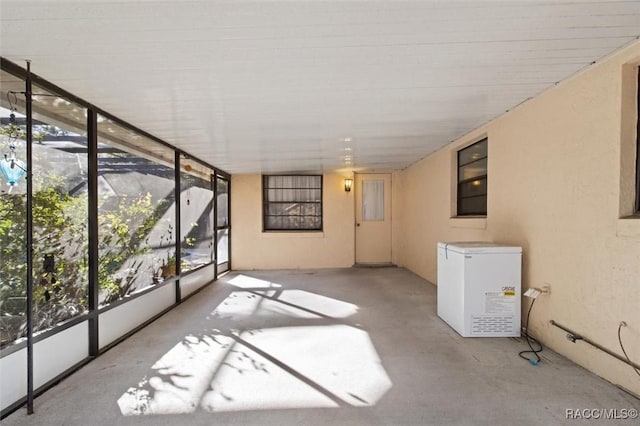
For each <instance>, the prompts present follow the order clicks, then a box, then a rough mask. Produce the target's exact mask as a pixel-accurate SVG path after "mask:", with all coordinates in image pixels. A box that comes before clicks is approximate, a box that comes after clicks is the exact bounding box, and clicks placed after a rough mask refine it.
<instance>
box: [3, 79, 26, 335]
mask: <svg viewBox="0 0 640 426" xmlns="http://www.w3.org/2000/svg"><path fill="white" fill-rule="evenodd" d="M0 76H1V81H0V83H1V84H0V85H1V86H2V91H3V92H5V91H16V92H22V91H24V88H25V85H24V81H23V80H21V79H18V78H17V77H14V76H12V75H10V74H8V73H6V72H4V71H3V72H2V73H0ZM10 99H11V103H9V100H10ZM11 114H13V115H14V117H15V121H13V122H12V121H11V119H10V115H11ZM24 114H25V109H24V96H20V98H18V96H15V97H14V96H11V95H7V96H1V97H0V150H1V152H0V157H1V158H2V160H0V161H2V162H3V164H2V166H3V168H5V169H7V170H11V171H13V172H14V173H15V174H14V175H13V176H12V180H11V181H12V182H14V184H13V185H10V184H9V180H8V179H7V178H6V176H5V175H4V173H3V174H2V176H1V177H0V347H2V346H5V345H7V344H10V343H12V342H13V341H15V340H16V339H19V338H20V337H23V336H25V335H26V308H27V275H26V271H27V263H26V256H27V251H26V246H25V244H26V217H27V216H26V182H25V178H24V170H23V169H25V168H26V164H25V163H26V158H27V156H26V142H25V139H26V134H25V132H26V126H25V116H24ZM11 147H14V149H13V155H14V156H15V161H14V162H13V168H12V167H11V160H12V158H11V156H12V153H11V151H12V150H11ZM5 155H7V156H8V161H7V162H6V163H5V160H4V158H5ZM20 174H22V175H23V176H20V177H19V179H18V178H17V176H18V175H20Z"/></svg>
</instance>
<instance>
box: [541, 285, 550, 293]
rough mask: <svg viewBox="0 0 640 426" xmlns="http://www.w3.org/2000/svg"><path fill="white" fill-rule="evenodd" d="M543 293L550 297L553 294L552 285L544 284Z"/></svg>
mask: <svg viewBox="0 0 640 426" xmlns="http://www.w3.org/2000/svg"><path fill="white" fill-rule="evenodd" d="M542 292H543V293H544V294H546V295H547V296H549V295H550V294H551V284H549V283H544V285H543V286H542Z"/></svg>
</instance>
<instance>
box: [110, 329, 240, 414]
mask: <svg viewBox="0 0 640 426" xmlns="http://www.w3.org/2000/svg"><path fill="white" fill-rule="evenodd" d="M233 343H234V340H233V339H232V338H231V337H227V336H221V335H203V336H195V335H189V336H186V337H185V338H184V340H183V341H182V342H180V343H178V344H177V345H175V346H174V347H173V348H172V349H171V350H169V352H167V353H166V354H165V355H163V356H162V358H160V359H159V360H158V361H157V362H156V363H155V364H154V365H153V366H152V367H151V370H152V371H151V372H150V373H149V375H147V376H145V377H144V378H143V379H142V380H141V381H140V382H139V383H138V386H136V387H131V388H129V389H128V390H127V391H126V392H125V393H124V394H123V395H122V396H121V397H120V398H119V399H118V406H119V407H120V411H121V412H122V414H124V415H125V416H129V415H136V414H182V413H191V412H193V411H195V410H196V409H197V408H198V405H199V403H200V400H201V398H202V394H203V393H204V392H205V391H206V390H207V387H208V386H209V383H210V382H211V380H212V378H213V375H214V374H215V370H216V368H217V366H218V365H220V364H221V363H222V362H223V360H224V358H225V356H226V355H227V352H228V351H229V350H230V349H231V347H232V345H233Z"/></svg>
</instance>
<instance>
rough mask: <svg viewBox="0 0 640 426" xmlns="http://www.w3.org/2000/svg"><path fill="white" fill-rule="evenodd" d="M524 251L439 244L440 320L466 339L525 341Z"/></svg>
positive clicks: (489, 245)
mask: <svg viewBox="0 0 640 426" xmlns="http://www.w3.org/2000/svg"><path fill="white" fill-rule="evenodd" d="M521 273H522V248H521V247H517V246H510V245H504V244H495V243H486V242H452V243H444V242H440V243H438V316H439V317H440V318H442V319H443V320H444V321H445V322H446V323H447V324H449V325H450V326H451V327H452V328H453V329H454V330H456V331H457V332H458V334H460V335H461V336H463V337H517V336H520V297H521Z"/></svg>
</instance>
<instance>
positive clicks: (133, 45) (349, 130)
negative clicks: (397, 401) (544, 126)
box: [0, 0, 640, 173]
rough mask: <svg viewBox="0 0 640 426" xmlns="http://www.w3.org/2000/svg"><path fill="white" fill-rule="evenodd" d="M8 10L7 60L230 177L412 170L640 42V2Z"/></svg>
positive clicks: (19, 5) (8, 1) (4, 29)
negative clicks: (28, 65) (506, 113)
mask: <svg viewBox="0 0 640 426" xmlns="http://www.w3.org/2000/svg"><path fill="white" fill-rule="evenodd" d="M0 7H1V10H0V22H1V30H0V31H1V34H0V35H1V37H2V42H1V43H0V53H1V54H2V56H3V57H5V58H7V59H9V60H12V61H14V62H16V63H18V64H22V63H23V60H24V59H25V58H30V59H31V60H32V68H33V71H34V72H35V73H37V74H39V75H41V76H42V77H44V78H46V79H48V80H50V81H52V82H53V83H55V84H58V85H60V86H62V87H64V88H65V89H67V90H69V91H70V92H72V93H74V94H76V95H78V96H79V97H81V98H84V99H86V100H87V101H89V102H92V103H94V104H96V105H98V106H100V107H101V108H103V109H105V110H107V111H109V112H111V113H113V114H114V115H116V116H119V117H121V118H123V119H125V120H126V121H128V122H130V123H132V124H134V125H136V126H138V127H140V128H141V129H143V130H145V131H147V132H149V133H151V134H153V135H155V136H158V137H159V138H162V139H164V140H166V141H167V142H169V143H171V144H173V145H175V146H177V147H179V148H181V149H183V150H185V151H186V152H188V153H189V154H191V155H195V156H198V157H200V158H202V159H203V160H205V161H207V162H209V163H211V164H214V165H215V166H218V167H221V168H223V169H225V170H227V171H228V172H231V173H242V172H286V171H316V172H317V171H332V170H374V169H385V170H395V169H400V168H404V167H406V166H408V165H410V164H412V163H413V162H415V161H417V160H418V159H420V158H422V157H424V156H425V155H427V154H429V153H430V152H433V151H435V150H436V149H438V148H440V147H441V146H443V145H445V144H447V143H449V142H451V141H452V140H454V139H456V138H458V137H460V136H461V135H463V134H465V133H467V132H469V131H470V130H472V129H473V128H475V127H478V126H480V125H482V124H483V123H485V122H487V121H488V120H490V119H492V118H494V117H496V116H498V115H500V114H502V113H503V112H504V111H505V110H508V109H510V108H512V107H514V106H515V105H517V104H519V103H521V102H522V101H524V100H526V99H528V98H530V97H533V96H535V95H537V94H539V93H540V92H542V91H544V90H545V89H547V88H549V87H551V86H552V85H554V84H555V83H556V82H558V81H561V80H563V79H565V78H567V77H569V76H571V75H573V74H574V73H576V72H577V71H579V70H581V69H583V68H585V67H586V66H588V65H589V64H591V63H592V62H593V61H595V60H598V59H599V58H602V57H603V56H605V55H607V54H609V53H611V52H613V51H615V50H617V49H619V48H620V47H622V46H624V45H626V44H628V43H630V42H631V41H633V40H634V39H636V38H637V37H638V36H639V35H640V1H589V0H585V1H572V0H567V1H563V2H559V1H525V0H523V1H483V0H478V1H472V0H467V1H455V2H445V1H435V0H434V1H421V2H402V1H393V2H391V1H387V2H346V1H335V2H310V1H297V2H234V1H127V0H113V1H95V0H90V1H65V0H62V1H56V2H51V1H46V0H41V1H34V0H21V1H17V0H3V1H2V3H1V6H0Z"/></svg>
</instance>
